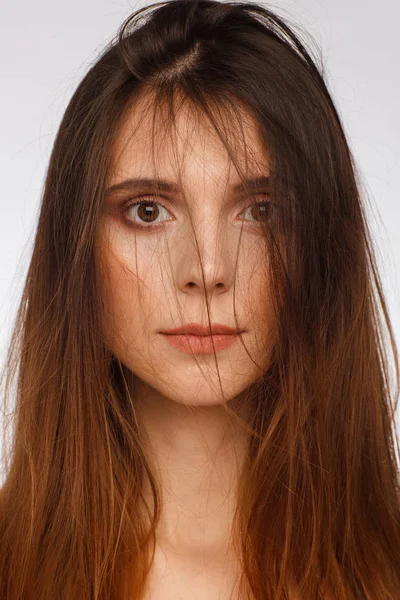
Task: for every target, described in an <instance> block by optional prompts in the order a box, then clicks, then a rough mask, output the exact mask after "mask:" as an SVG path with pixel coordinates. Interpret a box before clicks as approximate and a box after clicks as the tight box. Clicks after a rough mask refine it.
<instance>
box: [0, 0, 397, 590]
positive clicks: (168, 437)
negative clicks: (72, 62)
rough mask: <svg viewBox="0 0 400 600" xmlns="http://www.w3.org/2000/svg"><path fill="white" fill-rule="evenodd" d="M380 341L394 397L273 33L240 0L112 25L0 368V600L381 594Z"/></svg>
mask: <svg viewBox="0 0 400 600" xmlns="http://www.w3.org/2000/svg"><path fill="white" fill-rule="evenodd" d="M374 286H376V291H377V294H376V295H374ZM379 307H380V308H382V309H383V315H380V314H379V312H378V310H379ZM382 317H383V318H382ZM384 326H386V327H387V330H388V332H389V335H390V343H391V348H392V351H393V357H394V360H395V366H396V383H397V381H398V356H397V349H396V345H395V341H394V338H393V333H392V328H391V324H390V320H389V318H388V315H387V310H386V305H385V300H384V297H383V294H382V287H381V283H380V279H379V276H378V273H377V269H376V263H375V259H374V255H373V251H372V242H371V236H370V233H369V230H368V227H367V223H366V219H365V213H364V208H363V205H362V199H361V194H360V191H359V189H358V187H357V183H356V170H355V166H354V161H353V158H352V155H351V152H350V150H349V146H348V143H347V140H346V137H345V133H344V132H343V128H342V125H341V122H340V118H339V116H338V113H337V111H336V109H335V107H334V104H333V102H332V99H331V98H330V95H329V93H328V90H327V87H326V84H325V82H324V79H323V76H322V75H321V73H320V71H319V69H318V68H317V66H316V64H315V63H314V61H313V60H312V58H311V56H310V55H309V53H308V52H307V50H306V49H305V48H304V47H303V45H302V44H301V41H300V39H299V37H297V36H296V35H295V33H294V31H293V30H292V29H291V28H290V27H289V26H288V25H287V24H286V23H284V22H283V21H282V20H281V19H280V18H279V17H278V16H277V15H275V14H274V13H273V12H271V11H270V10H269V9H267V8H265V7H263V6H260V5H258V4H255V3H248V2H224V3H222V2H219V1H212V0H172V1H169V2H161V3H157V4H153V5H150V6H148V7H147V8H145V9H140V10H137V11H136V12H135V13H133V15H131V17H130V18H129V19H127V21H126V22H125V23H124V24H123V25H122V27H121V29H120V31H119V35H118V37H117V39H115V40H113V42H112V43H111V44H110V46H109V47H107V48H106V49H105V51H104V52H103V54H102V56H101V57H100V58H99V60H98V61H97V62H96V64H94V65H93V66H92V67H91V68H90V70H89V72H88V73H87V74H86V75H85V77H84V78H83V81H82V82H81V83H80V85H79V86H78V88H77V90H76V92H75V93H74V95H73V97H72V99H71V101H70V103H69V105H68V107H67V109H66V112H65V115H64V117H63V119H62V122H61V125H60V128H59V131H58V133H57V136H56V140H55V144H54V148H53V151H52V155H51V159H50V164H49V168H48V173H47V177H46V182H45V189H44V195H43V199H42V204H41V211H40V217H39V222H38V228H37V232H36V239H35V245H34V250H33V256H32V259H31V263H30V268H29V272H28V276H27V281H26V286H25V290H24V295H23V298H22V302H21V305H20V308H19V311H18V321H17V323H16V327H15V331H14V334H13V338H12V343H11V346H10V351H9V356H8V362H7V365H6V369H5V371H4V374H3V378H4V379H5V382H6V386H5V399H6V398H7V397H11V385H12V381H13V377H14V376H15V372H16V368H17V366H18V370H19V371H18V379H17V388H16V389H17V395H16V409H15V434H14V438H13V446H12V448H10V449H9V454H8V457H7V458H8V462H7V470H6V475H7V476H6V479H5V483H4V485H3V487H2V490H1V509H2V510H1V520H0V532H1V533H0V536H1V537H0V541H1V544H0V553H1V554H0V556H1V559H0V574H1V578H0V582H1V584H0V585H1V590H0V597H1V598H7V600H16V599H17V598H18V599H22V598H23V599H24V600H25V599H31V598H32V599H33V598H35V599H38V598H40V599H41V600H47V599H50V598H51V599H52V600H53V599H55V598H60V599H61V598H63V599H64V598H66V599H67V598H68V599H70V598H79V600H86V599H87V600H89V599H90V600H91V599H96V600H106V599H110V598H113V599H117V598H118V599H126V598H132V599H135V600H136V599H145V598H146V599H150V600H159V599H167V598H174V599H175V598H180V597H182V598H188V597H190V598H192V599H194V600H199V599H203V598H207V599H210V600H214V599H217V598H219V599H224V600H227V599H228V598H232V599H237V600H243V599H256V600H261V599H271V598H274V599H280V598H286V599H287V598H291V599H292V600H293V599H294V598H302V599H314V598H315V599H316V598H332V599H333V598H334V599H337V600H339V599H343V600H344V599H346V600H350V599H357V600H359V599H361V598H365V599H368V600H372V599H374V600H378V599H379V600H383V599H385V600H386V599H390V600H394V599H395V598H398V597H399V590H400V510H399V505H400V503H399V487H398V484H399V471H398V465H397V463H396V458H395V444H396V443H397V442H398V440H397V438H396V436H395V433H394V430H393V413H394V410H395V398H396V397H397V396H396V394H397V392H396V393H394V392H393V393H392V392H391V391H390V387H389V378H388V358H387V354H386V353H385V350H386V348H385V347H384V346H383V342H382V338H381V335H382V332H383V330H384ZM177 328H178V330H177ZM179 328H181V329H179Z"/></svg>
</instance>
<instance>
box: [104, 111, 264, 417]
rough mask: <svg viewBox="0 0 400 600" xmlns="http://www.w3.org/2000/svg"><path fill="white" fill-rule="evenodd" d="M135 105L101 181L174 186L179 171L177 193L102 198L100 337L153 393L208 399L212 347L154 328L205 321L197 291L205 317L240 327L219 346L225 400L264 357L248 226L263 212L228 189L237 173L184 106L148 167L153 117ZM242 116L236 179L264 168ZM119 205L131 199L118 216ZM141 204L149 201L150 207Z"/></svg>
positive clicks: (144, 191)
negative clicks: (193, 350)
mask: <svg viewBox="0 0 400 600" xmlns="http://www.w3.org/2000/svg"><path fill="white" fill-rule="evenodd" d="M142 106H145V105H144V104H141V103H140V104H138V105H137V106H136V108H135V110H134V112H132V114H131V115H130V116H129V118H128V119H127V121H126V122H125V124H124V126H123V128H122V129H121V131H120V134H119V138H118V140H117V145H116V149H115V152H116V154H115V155H114V163H115V169H114V170H113V174H112V177H111V178H110V181H109V185H108V187H107V189H109V188H110V187H111V186H116V185H118V184H120V183H122V182H124V181H125V180H128V179H139V178H146V179H151V178H155V177H157V178H158V179H161V180H163V181H168V182H170V183H173V184H175V185H176V186H178V185H179V182H178V176H177V171H178V168H179V169H182V185H183V189H179V188H178V189H176V190H174V189H171V190H169V191H168V190H165V191H157V190H156V189H154V187H153V188H152V187H145V186H143V185H141V186H139V187H138V188H137V189H133V188H132V186H131V187H129V185H128V184H126V185H125V187H122V186H121V187H120V189H118V190H117V189H114V191H111V192H110V193H109V194H108V195H107V198H106V201H105V206H104V213H103V217H102V219H103V220H102V223H101V228H100V234H99V238H98V246H97V250H98V258H99V259H100V263H99V264H100V267H101V268H100V273H101V284H102V290H103V293H104V300H105V306H106V314H105V315H104V333H105V336H106V343H107V346H108V347H109V348H110V349H111V351H112V352H113V353H114V354H115V356H117V357H118V358H119V359H120V360H121V362H122V363H123V364H124V365H125V366H126V367H128V369H130V371H132V373H133V374H134V375H135V376H136V377H135V378H134V379H135V380H136V381H140V380H141V381H140V384H141V385H143V384H144V385H145V386H150V387H151V388H153V389H152V393H159V394H162V395H163V396H164V397H167V398H169V399H171V400H173V401H175V402H179V403H182V404H187V405H193V406H206V405H211V404H218V403H221V402H222V401H223V399H222V398H221V396H220V388H219V379H218V372H217V370H216V365H215V359H214V354H213V353H212V352H211V353H206V354H195V357H193V356H192V355H191V354H190V353H188V352H184V351H182V350H181V349H178V348H176V347H174V346H172V345H171V344H170V343H169V339H168V336H166V335H165V334H163V333H162V332H163V331H165V330H168V329H172V328H175V327H178V326H181V325H184V324H187V323H200V324H207V323H208V317H207V305H206V298H205V295H206V294H207V296H208V301H209V309H210V321H211V323H219V324H224V325H227V326H229V327H232V328H234V329H236V323H235V312H236V315H237V323H238V325H239V329H240V330H244V332H243V333H242V335H241V339H240V336H239V337H237V338H236V340H235V341H234V342H233V343H232V344H231V345H230V346H229V347H227V348H225V349H220V350H218V351H217V355H216V356H217V362H218V371H219V376H220V378H221V383H222V386H223V392H224V396H225V399H226V400H230V399H232V398H234V397H236V396H238V395H239V394H240V393H241V392H243V391H244V390H245V389H246V388H247V387H249V386H250V385H251V384H252V383H254V382H255V381H256V380H257V379H259V378H260V377H261V375H262V374H263V372H264V371H265V370H266V368H267V367H268V364H269V357H270V350H271V343H272V335H273V334H272V331H273V318H274V317H273V312H272V305H271V301H270V296H269V283H268V279H267V271H268V269H267V267H268V264H267V263H268V255H267V252H266V242H265V240H264V237H263V235H262V234H261V232H260V229H259V228H258V227H257V218H258V220H260V219H262V218H263V217H262V214H263V213H262V209H261V212H259V213H258V215H257V213H256V212H255V210H254V209H252V208H251V205H250V199H249V198H246V196H245V192H244V191H240V190H237V189H236V190H235V186H236V185H237V184H239V183H240V178H239V176H238V175H237V172H236V170H235V169H234V168H232V167H231V166H230V161H229V159H228V155H227V152H226V150H225V148H224V146H223V144H222V142H220V140H219V138H218V137H217V135H216V134H215V132H213V131H211V130H210V128H207V127H206V126H204V125H200V124H199V122H198V120H197V122H196V120H195V119H194V117H193V116H192V115H191V113H190V111H189V110H188V109H185V110H181V112H180V113H179V116H178V117H177V125H178V135H177V136H175V138H174V139H173V140H172V139H170V138H169V137H166V136H165V135H161V136H160V137H159V139H156V144H155V148H154V152H155V155H156V163H155V164H156V167H157V172H155V171H154V164H153V161H152V154H151V152H152V147H151V138H150V135H151V132H152V129H151V126H152V123H151V116H150V115H149V111H147V112H142V110H141V109H142ZM244 118H245V119H246V121H245V123H244V128H243V131H244V135H245V139H246V144H247V146H248V148H250V149H251V156H250V158H251V164H252V168H249V167H247V171H246V170H245V173H246V176H247V177H248V178H249V179H252V178H254V177H257V176H260V175H263V176H265V175H266V174H268V163H267V158H266V154H265V150H264V149H263V147H262V145H261V143H260V139H259V137H258V134H257V129H256V126H255V125H254V123H253V122H252V120H251V118H250V116H247V115H244ZM156 131H157V127H156ZM241 167H242V168H244V162H243V163H241ZM254 192H255V193H256V194H257V196H256V198H257V201H258V202H260V203H266V202H268V201H269V199H268V196H267V192H268V187H267V185H266V184H264V185H259V187H257V188H255V189H254ZM183 193H185V199H184V198H183ZM127 201H135V202H141V204H139V205H137V206H130V207H126V211H125V212H122V211H121V208H122V207H123V205H124V204H126V203H127ZM150 201H152V202H153V203H155V205H154V206H151V205H150V206H149V204H148V203H149V202H150ZM263 206H265V204H263ZM189 212H190V214H191V215H192V219H193V223H192V224H191V220H190V216H189ZM260 215H261V216H260ZM152 223H154V227H151V224H152ZM192 227H193V229H194V231H193V229H192ZM194 234H195V235H196V238H197V241H198V245H199V247H198V250H197V248H196V241H195V237H194ZM239 238H240V239H239ZM198 252H199V253H200V259H201V262H202V265H203V269H204V280H203V277H202V269H201V264H200V260H199V255H198ZM235 275H236V279H235ZM170 339H171V338H170ZM241 340H242V341H241ZM243 344H244V345H245V347H243ZM246 349H247V350H246ZM249 355H250V356H249ZM137 378H139V379H137Z"/></svg>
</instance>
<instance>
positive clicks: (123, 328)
mask: <svg viewBox="0 0 400 600" xmlns="http://www.w3.org/2000/svg"><path fill="white" fill-rule="evenodd" d="M133 246H134V245H133V244H130V245H129V248H128V247H127V244H125V246H124V245H123V244H120V245H117V244H116V243H114V245H113V246H111V244H110V243H108V244H107V246H106V248H107V251H105V250H104V249H103V251H102V253H101V255H99V259H100V261H99V264H100V268H99V274H100V282H99V285H100V289H101V295H102V299H103V315H102V324H103V331H104V336H105V339H106V343H107V346H108V347H111V348H112V349H114V348H115V346H116V345H118V346H124V347H128V346H129V347H130V348H132V344H135V345H137V346H138V348H139V346H140V347H141V348H143V347H144V345H145V341H146V334H147V337H148V335H149V334H151V333H153V332H154V331H155V330H157V326H158V325H159V324H160V323H159V322H158V321H157V317H158V319H159V317H160V312H161V310H160V303H159V298H160V297H162V294H161V292H160V289H162V277H161V275H162V273H160V270H162V269H161V265H160V264H159V261H158V260H156V259H155V257H154V252H153V253H152V258H151V256H150V255H149V253H147V254H146V256H143V250H140V249H139V248H137V249H136V250H135V248H134V247H133ZM104 248H105V247H104ZM163 295H164V296H165V290H164V292H163Z"/></svg>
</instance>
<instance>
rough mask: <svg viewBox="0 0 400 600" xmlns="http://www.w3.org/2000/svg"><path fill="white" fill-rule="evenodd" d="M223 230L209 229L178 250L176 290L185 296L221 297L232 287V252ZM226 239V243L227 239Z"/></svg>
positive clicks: (230, 242) (233, 257) (233, 264)
mask: <svg viewBox="0 0 400 600" xmlns="http://www.w3.org/2000/svg"><path fill="white" fill-rule="evenodd" d="M222 229H223V228H221V227H220V228H218V227H210V228H209V229H207V232H206V233H205V234H204V235H202V236H201V238H200V236H197V242H198V246H197V245H196V239H195V238H194V237H193V236H194V234H192V237H193V242H192V243H190V242H188V244H187V245H185V247H184V248H183V249H182V250H183V251H182V256H181V258H180V261H179V265H178V275H177V277H178V281H177V285H178V288H179V289H180V290H181V291H182V292H183V293H185V294H202V295H203V296H204V294H206V295H207V296H210V295H211V294H213V295H214V294H223V293H226V292H228V291H229V290H230V288H231V286H232V285H233V278H234V268H235V252H234V251H233V248H232V241H233V240H232V236H229V234H228V232H227V231H225V232H224V231H222ZM228 237H230V240H229V239H227V238H228Z"/></svg>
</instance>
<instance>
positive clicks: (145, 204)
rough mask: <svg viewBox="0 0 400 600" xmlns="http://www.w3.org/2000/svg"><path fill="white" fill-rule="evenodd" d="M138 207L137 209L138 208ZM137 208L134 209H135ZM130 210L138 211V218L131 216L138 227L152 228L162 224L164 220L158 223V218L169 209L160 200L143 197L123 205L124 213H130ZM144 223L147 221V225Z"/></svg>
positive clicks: (130, 219)
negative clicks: (155, 200) (154, 200)
mask: <svg viewBox="0 0 400 600" xmlns="http://www.w3.org/2000/svg"><path fill="white" fill-rule="evenodd" d="M136 207H137V209H136ZM134 208H135V209H136V210H133V209H134ZM128 211H132V213H133V214H134V213H136V218H134V219H132V218H131V217H129V219H128V220H129V221H132V220H133V223H134V224H135V225H137V227H141V228H143V229H150V228H151V227H158V226H159V225H162V221H161V222H159V223H157V222H156V219H158V217H159V216H160V213H161V215H162V212H163V211H166V212H168V211H167V209H166V208H165V206H163V205H162V204H160V203H159V202H153V201H152V200H146V199H145V197H141V198H140V199H139V200H137V201H132V200H129V201H128V202H127V203H125V205H124V206H123V207H122V212H123V213H124V214H126V213H128ZM142 223H147V225H142Z"/></svg>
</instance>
